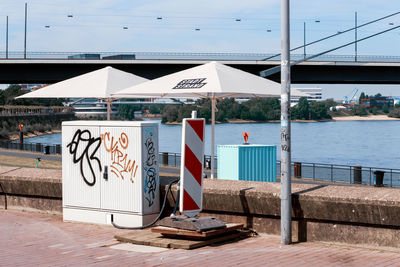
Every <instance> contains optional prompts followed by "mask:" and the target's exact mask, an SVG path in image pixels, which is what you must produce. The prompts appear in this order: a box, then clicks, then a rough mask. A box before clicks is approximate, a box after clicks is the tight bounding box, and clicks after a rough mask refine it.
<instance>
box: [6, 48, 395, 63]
mask: <svg viewBox="0 0 400 267" xmlns="http://www.w3.org/2000/svg"><path fill="white" fill-rule="evenodd" d="M273 55H274V54H268V53H179V52H175V53H174V52H27V54H26V59H49V60H50V59H54V60H60V59H68V60H121V59H125V60H135V59H136V60H146V59H147V60H168V59H169V60H239V61H240V60H260V61H263V60H264V59H266V58H270V57H272V56H273ZM307 56H312V54H307ZM303 58H304V55H303V54H291V59H292V60H294V61H296V60H301V59H303ZM0 59H6V53H5V52H4V51H0ZM8 59H24V52H20V51H11V52H8ZM268 61H280V56H276V57H273V58H270V59H269V60H268ZM309 61H328V62H332V61H339V62H355V61H357V62H395V63H396V62H400V56H379V55H357V58H356V57H355V56H354V55H321V56H319V57H316V58H313V59H311V60H309Z"/></svg>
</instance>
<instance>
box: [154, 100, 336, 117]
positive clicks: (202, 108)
mask: <svg viewBox="0 0 400 267" xmlns="http://www.w3.org/2000/svg"><path fill="white" fill-rule="evenodd" d="M334 105H336V103H335V101H333V100H332V99H329V100H325V101H320V102H309V101H308V100H307V99H306V98H304V97H302V98H300V99H299V103H298V104H297V105H296V106H294V107H292V108H291V116H292V119H293V120H323V119H331V118H332V117H331V116H330V115H329V114H328V110H329V108H330V107H331V106H334ZM192 110H196V111H197V116H198V117H199V118H205V119H206V121H207V123H209V122H210V120H211V100H210V99H199V100H197V101H196V102H195V103H194V104H193V105H179V106H178V105H173V106H172V105H169V106H165V107H164V108H163V109H162V110H161V115H162V122H163V123H167V122H181V121H182V120H183V119H184V118H189V117H190V116H191V112H192ZM280 117H281V105H280V101H279V99H278V98H252V99H250V100H248V101H245V102H242V103H240V102H238V101H236V100H235V99H234V98H224V99H221V100H218V101H217V112H216V114H215V119H216V121H220V122H226V121H228V120H237V119H241V120H252V121H277V120H280Z"/></svg>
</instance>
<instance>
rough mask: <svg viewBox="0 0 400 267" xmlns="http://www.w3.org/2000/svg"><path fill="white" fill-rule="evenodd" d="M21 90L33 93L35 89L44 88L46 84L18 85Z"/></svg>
mask: <svg viewBox="0 0 400 267" xmlns="http://www.w3.org/2000/svg"><path fill="white" fill-rule="evenodd" d="M19 86H21V89H23V90H29V91H35V90H37V89H40V88H43V87H46V86H47V84H20V85H19Z"/></svg>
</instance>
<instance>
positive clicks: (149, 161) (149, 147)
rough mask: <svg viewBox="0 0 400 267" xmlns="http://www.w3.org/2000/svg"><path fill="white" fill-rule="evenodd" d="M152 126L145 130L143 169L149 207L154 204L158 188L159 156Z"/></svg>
mask: <svg viewBox="0 0 400 267" xmlns="http://www.w3.org/2000/svg"><path fill="white" fill-rule="evenodd" d="M151 130H152V128H148V129H146V130H145V136H144V139H145V142H144V146H145V148H146V150H145V159H146V160H145V163H144V164H143V169H144V171H145V178H144V189H143V191H144V193H145V199H146V201H147V204H148V205H149V207H151V206H152V205H153V204H154V199H155V197H156V190H157V177H158V173H157V168H156V167H155V166H156V165H157V157H156V152H157V151H156V148H155V146H154V141H153V132H152V131H151Z"/></svg>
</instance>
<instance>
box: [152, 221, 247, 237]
mask: <svg viewBox="0 0 400 267" xmlns="http://www.w3.org/2000/svg"><path fill="white" fill-rule="evenodd" d="M242 228H243V224H236V223H229V224H227V225H226V228H221V229H215V230H210V231H204V232H197V231H190V230H184V229H178V228H171V227H165V226H156V227H153V228H151V231H152V232H154V233H160V234H162V235H164V236H170V237H172V236H182V237H187V238H197V239H199V238H210V237H213V236H217V235H221V234H224V233H229V232H232V231H235V230H238V229H242Z"/></svg>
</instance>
